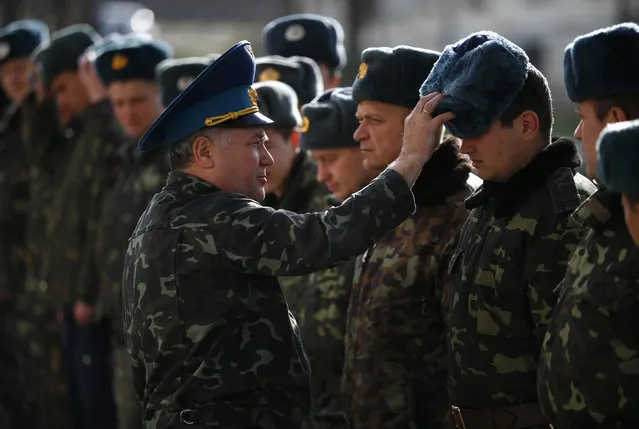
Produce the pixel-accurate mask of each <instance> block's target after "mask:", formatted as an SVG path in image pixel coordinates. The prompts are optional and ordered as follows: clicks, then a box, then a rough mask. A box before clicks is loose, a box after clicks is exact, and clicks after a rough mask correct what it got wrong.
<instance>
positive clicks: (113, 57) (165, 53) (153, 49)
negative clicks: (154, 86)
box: [95, 36, 173, 86]
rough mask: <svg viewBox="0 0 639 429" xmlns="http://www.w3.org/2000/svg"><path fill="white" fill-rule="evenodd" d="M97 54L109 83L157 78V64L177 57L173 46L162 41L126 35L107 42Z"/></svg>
mask: <svg viewBox="0 0 639 429" xmlns="http://www.w3.org/2000/svg"><path fill="white" fill-rule="evenodd" d="M95 54H96V58H95V68H96V70H97V72H98V75H99V76H100V78H101V79H102V82H104V84H105V85H107V86H108V85H109V84H111V83H112V82H116V81H123V80H130V79H145V80H148V81H155V68H156V66H157V65H158V64H159V63H161V62H162V61H164V60H166V59H167V58H171V57H172V56H173V48H171V46H170V45H168V44H167V43H164V42H161V41H158V40H149V39H146V38H140V37H137V36H125V37H121V38H119V39H114V40H113V41H112V42H111V43H107V44H105V46H102V47H100V48H99V49H97V50H96V53H95Z"/></svg>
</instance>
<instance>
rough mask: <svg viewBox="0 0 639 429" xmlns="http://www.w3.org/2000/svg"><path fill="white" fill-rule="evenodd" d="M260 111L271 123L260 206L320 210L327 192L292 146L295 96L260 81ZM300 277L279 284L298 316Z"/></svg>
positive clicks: (278, 84)
mask: <svg viewBox="0 0 639 429" xmlns="http://www.w3.org/2000/svg"><path fill="white" fill-rule="evenodd" d="M255 90H256V91H257V95H258V96H259V99H258V103H259V105H260V110H261V111H262V112H264V114H265V115H267V116H268V117H269V118H271V119H272V120H273V121H274V125H273V126H272V127H269V129H268V130H267V131H266V134H267V135H268V141H267V142H266V148H267V149H268V151H269V153H270V154H271V155H272V156H273V160H274V163H273V165H270V166H269V167H268V168H267V169H266V178H267V180H268V181H267V183H266V185H265V186H264V190H265V192H266V198H264V201H263V205H265V206H269V207H272V208H274V209H284V210H290V211H292V212H295V213H311V212H319V211H323V210H325V209H326V208H327V207H328V204H327V201H326V196H327V195H328V194H329V192H328V189H326V187H325V186H324V185H323V184H321V183H319V182H318V181H317V180H316V178H315V176H316V174H317V166H316V165H315V163H314V162H313V160H312V159H311V157H310V156H309V155H308V153H306V152H305V151H300V150H299V148H295V147H294V145H293V142H292V140H293V138H294V135H296V134H297V133H298V132H297V130H296V127H299V126H300V125H301V124H302V120H301V117H300V114H299V111H298V103H297V96H296V94H295V92H294V91H293V90H292V88H291V87H290V86H288V85H287V84H284V83H282V82H278V81H264V82H259V83H257V84H256V85H255ZM303 280H304V279H303V277H282V278H281V279H280V284H281V286H282V290H283V291H284V296H285V297H286V302H287V303H288V305H289V307H290V308H291V311H292V312H293V314H294V315H295V317H299V308H300V306H302V305H303V304H302V303H301V302H299V300H300V295H301V293H302V290H301V287H302V282H303Z"/></svg>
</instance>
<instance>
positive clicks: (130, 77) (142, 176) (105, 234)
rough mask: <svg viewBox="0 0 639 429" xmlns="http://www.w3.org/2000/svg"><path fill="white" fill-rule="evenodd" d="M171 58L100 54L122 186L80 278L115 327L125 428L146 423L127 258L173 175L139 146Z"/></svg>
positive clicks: (132, 47) (136, 52) (148, 53)
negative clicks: (126, 314)
mask: <svg viewBox="0 0 639 429" xmlns="http://www.w3.org/2000/svg"><path fill="white" fill-rule="evenodd" d="M171 56H172V49H171V47H170V46H168V45H166V44H165V43H162V42H158V41H152V40H145V39H140V38H138V37H136V36H132V35H129V36H125V37H123V38H121V39H119V40H114V41H113V42H112V43H110V44H108V45H107V46H104V47H102V48H100V49H98V50H97V51H96V57H95V60H94V61H95V68H96V70H97V73H98V75H99V76H100V79H101V80H102V82H103V83H104V85H105V86H106V88H107V91H108V94H109V100H110V101H111V106H113V112H114V115H115V117H116V119H117V121H118V123H119V124H120V125H121V127H122V129H123V130H124V132H125V133H126V134H127V137H128V139H127V141H126V142H125V143H124V144H123V145H122V147H121V148H120V150H119V153H118V155H119V157H120V158H121V159H120V160H119V166H120V167H119V172H118V174H117V180H116V183H115V185H114V187H113V189H112V190H108V191H107V192H106V194H105V196H104V200H103V204H102V209H101V213H100V217H99V221H98V224H97V229H96V234H95V240H94V241H93V242H92V243H89V244H90V245H91V244H92V247H91V248H90V251H89V252H87V254H86V256H87V262H86V264H85V266H84V267H83V270H84V275H83V277H82V279H81V281H82V282H83V283H86V285H87V287H96V288H97V289H98V299H97V305H96V319H97V320H102V319H105V320H108V321H109V322H110V323H111V326H112V333H113V340H112V345H113V363H114V376H113V388H114V389H113V390H114V393H115V400H116V406H117V411H118V428H119V429H137V428H139V427H140V425H141V422H142V414H141V410H140V404H139V401H138V399H137V397H136V394H135V390H134V388H133V379H132V376H131V364H130V362H129V357H128V355H127V352H126V346H125V344H124V333H123V327H122V313H121V297H122V287H121V285H122V270H123V268H124V255H123V253H124V249H126V245H127V241H128V238H129V237H130V236H131V233H132V232H133V229H134V228H135V223H136V222H137V219H138V218H139V217H140V215H141V214H142V212H143V211H144V208H145V207H146V205H147V204H148V202H149V201H150V200H151V197H153V195H154V194H155V193H156V192H159V191H160V189H162V186H163V184H164V182H165V181H166V175H167V174H168V164H167V162H166V154H165V152H164V151H161V150H157V151H151V152H149V153H146V154H142V153H141V152H140V151H139V150H138V148H137V142H138V140H139V139H140V137H142V135H143V134H144V132H145V131H146V130H147V128H148V127H149V126H150V125H151V124H152V123H153V121H154V120H155V119H156V118H157V117H158V116H159V115H160V113H161V112H162V109H163V108H162V100H161V97H160V95H161V93H160V87H159V85H158V84H157V83H156V76H155V71H156V67H157V66H158V64H159V63H160V62H162V61H164V60H166V59H167V58H170V57H171ZM203 68H204V66H202V69H203ZM165 101H166V100H165Z"/></svg>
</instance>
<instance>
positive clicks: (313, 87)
mask: <svg viewBox="0 0 639 429" xmlns="http://www.w3.org/2000/svg"><path fill="white" fill-rule="evenodd" d="M269 80H277V81H280V82H284V83H285V84H287V85H288V86H290V87H291V88H293V90H295V94H297V101H298V107H299V108H300V109H301V108H302V106H303V105H304V104H306V103H310V102H311V101H312V100H313V99H314V98H315V97H317V96H319V95H320V94H321V93H322V91H323V90H324V84H323V83H322V72H321V71H320V69H319V67H318V66H317V63H316V62H315V61H314V60H312V59H310V58H307V57H290V58H284V57H278V56H269V57H260V58H257V59H256V60H255V81H256V82H264V81H269Z"/></svg>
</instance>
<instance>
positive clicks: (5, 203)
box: [0, 104, 29, 301]
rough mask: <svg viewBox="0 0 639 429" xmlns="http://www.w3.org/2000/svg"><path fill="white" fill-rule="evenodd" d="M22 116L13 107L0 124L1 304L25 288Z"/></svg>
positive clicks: (25, 182) (26, 177) (25, 158)
mask: <svg viewBox="0 0 639 429" xmlns="http://www.w3.org/2000/svg"><path fill="white" fill-rule="evenodd" d="M24 119H25V117H24V112H23V109H22V108H21V105H18V104H12V105H11V106H10V107H9V109H8V110H7V111H6V113H5V115H4V117H3V118H2V119H1V120H0V301H3V300H7V299H9V297H10V296H11V295H15V294H16V293H17V292H18V290H19V289H21V288H22V287H23V284H24V264H23V260H22V258H20V255H21V254H22V253H23V248H24V231H25V221H26V212H27V205H28V202H29V160H28V158H29V154H28V150H27V145H26V144H25V143H24V139H23V135H22V128H23V121H24Z"/></svg>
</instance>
